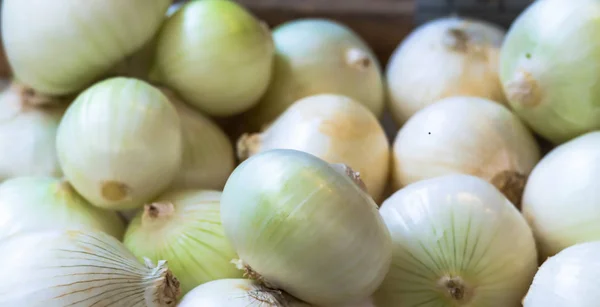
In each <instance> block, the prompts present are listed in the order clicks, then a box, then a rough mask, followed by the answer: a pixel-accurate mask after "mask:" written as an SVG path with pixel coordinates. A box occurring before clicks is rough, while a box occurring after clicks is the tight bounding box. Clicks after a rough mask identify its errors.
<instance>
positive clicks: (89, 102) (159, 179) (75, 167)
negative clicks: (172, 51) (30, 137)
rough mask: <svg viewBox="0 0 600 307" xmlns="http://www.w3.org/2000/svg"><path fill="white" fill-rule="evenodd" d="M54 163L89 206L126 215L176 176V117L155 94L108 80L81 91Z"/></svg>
mask: <svg viewBox="0 0 600 307" xmlns="http://www.w3.org/2000/svg"><path fill="white" fill-rule="evenodd" d="M56 143H57V149H58V158H59V161H60V165H61V167H62V170H63V172H64V173H65V176H66V178H67V179H68V181H69V182H70V183H71V184H72V185H73V186H74V187H75V189H76V190H77V191H78V192H79V193H80V194H81V195H82V196H83V197H85V198H86V199H87V200H88V201H90V202H91V203H92V204H94V205H96V206H100V207H104V208H110V209H118V210H124V209H132V208H136V207H139V206H141V205H142V204H143V203H145V202H148V201H150V200H152V199H153V198H155V197H156V196H158V194H160V193H161V192H162V191H163V190H164V189H166V188H167V187H168V185H169V184H170V183H171V182H172V180H173V178H175V175H176V174H177V172H178V170H179V168H180V163H181V157H182V132H181V127H180V121H179V116H178V115H177V111H176V110H175V108H174V107H173V106H172V105H171V103H170V102H169V100H168V99H167V97H165V96H164V95H163V94H162V93H161V92H160V91H159V90H158V89H156V88H154V87H152V86H150V85H149V84H147V83H145V82H143V81H139V80H135V79H129V78H122V77H119V78H112V79H107V80H105V81H102V82H99V83H97V84H95V85H94V86H92V87H90V88H89V89H87V90H86V91H84V92H83V93H82V94H81V95H79V97H77V99H76V100H75V102H73V104H71V106H70V107H69V108H68V110H67V112H66V114H65V116H64V117H63V119H62V121H61V123H60V126H59V128H58V134H57V140H56Z"/></svg>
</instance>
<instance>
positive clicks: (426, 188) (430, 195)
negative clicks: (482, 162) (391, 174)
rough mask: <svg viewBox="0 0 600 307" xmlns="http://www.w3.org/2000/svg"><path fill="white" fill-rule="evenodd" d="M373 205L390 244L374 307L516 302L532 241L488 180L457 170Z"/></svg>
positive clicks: (527, 279) (533, 261) (531, 262)
mask: <svg viewBox="0 0 600 307" xmlns="http://www.w3.org/2000/svg"><path fill="white" fill-rule="evenodd" d="M380 212H381V215H382V216H383V219H384V220H385V223H386V225H387V226H388V229H389V230H390V232H391V234H392V240H393V245H394V247H393V260H392V266H391V269H390V272H389V273H388V275H387V277H386V279H385V281H384V283H383V285H382V286H381V288H380V289H379V290H378V292H377V293H376V295H375V304H376V306H377V307H388V306H389V307H397V306H472V307H511V306H515V307H516V306H520V301H521V299H522V298H523V296H524V295H525V293H526V292H527V288H528V286H529V284H530V283H531V280H532V279H533V276H534V274H535V271H536V269H537V255H536V247H535V241H534V238H533V235H532V233H531V230H530V229H529V227H528V226H527V222H526V221H525V219H524V218H523V216H521V214H520V213H519V211H518V210H517V209H516V208H515V207H514V206H513V205H512V204H511V203H510V202H509V201H508V200H507V199H506V198H505V197H504V196H503V195H502V194H501V193H500V192H498V191H497V189H495V188H494V186H492V185H491V184H489V183H487V182H485V181H483V180H482V179H479V178H477V177H473V176H470V175H462V174H456V175H448V176H443V177H438V178H434V179H428V180H423V181H420V182H417V183H414V184H411V185H409V186H407V187H405V188H404V189H402V190H400V191H398V192H396V193H395V194H394V195H392V196H391V197H390V198H389V199H387V200H386V201H385V202H384V203H383V205H382V206H381V209H380Z"/></svg>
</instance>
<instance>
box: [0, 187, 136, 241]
mask: <svg viewBox="0 0 600 307" xmlns="http://www.w3.org/2000/svg"><path fill="white" fill-rule="evenodd" d="M75 228H81V229H91V230H98V231H104V232H106V233H108V234H109V235H112V236H114V237H115V238H117V239H121V238H122V237H123V233H124V232H125V224H124V222H123V220H122V219H121V218H120V217H119V216H118V215H117V213H115V212H110V211H104V210H102V209H100V208H96V207H94V206H92V205H91V204H90V203H88V202H87V201H86V200H85V199H83V198H82V197H81V196H79V194H77V192H76V191H75V190H74V189H73V188H72V187H71V185H70V184H69V183H68V182H66V181H64V180H60V179H56V178H51V177H18V178H13V179H9V180H7V181H5V182H3V183H2V184H0V240H1V239H3V238H6V237H8V236H10V235H13V234H15V233H20V232H26V231H32V230H46V229H75Z"/></svg>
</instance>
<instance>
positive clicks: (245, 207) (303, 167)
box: [221, 149, 391, 306]
mask: <svg viewBox="0 0 600 307" xmlns="http://www.w3.org/2000/svg"><path fill="white" fill-rule="evenodd" d="M349 175H350V176H349ZM352 175H353V174H352V171H351V170H350V169H348V168H347V167H341V165H339V164H336V165H333V166H332V165H331V164H329V163H327V162H325V161H323V160H321V159H319V158H317V157H315V156H313V155H311V154H308V153H305V152H301V151H296V150H291V149H273V150H269V151H266V152H263V153H260V154H257V155H254V156H252V157H250V158H249V159H248V160H246V161H244V162H243V163H242V164H240V165H239V166H238V167H237V168H236V169H235V170H234V172H233V174H232V175H231V176H230V177H229V180H228V181H227V184H226V185H225V189H224V191H223V195H222V197H221V219H222V221H223V227H224V228H225V234H226V235H227V237H228V238H229V239H230V241H231V243H232V244H233V246H234V248H235V250H236V251H237V253H238V255H239V256H240V261H239V262H238V266H239V267H240V268H242V269H244V270H246V276H249V277H251V278H254V279H257V280H259V281H260V282H262V283H263V284H264V285H266V286H267V287H269V288H271V289H281V290H283V291H285V292H287V293H289V294H291V295H292V296H294V297H296V298H298V299H300V300H302V301H305V302H307V303H310V304H314V305H318V306H338V305H343V304H347V303H353V302H358V301H359V300H362V299H364V298H366V297H368V296H370V295H371V294H372V293H373V292H374V291H375V290H376V289H377V287H378V286H379V285H380V283H381V281H382V280H383V278H384V276H385V274H386V273H387V271H388V269H389V265H390V257H391V241H390V235H389V233H388V231H387V230H386V229H385V225H384V224H383V221H382V219H381V216H380V215H379V212H378V210H377V205H376V204H375V202H374V201H373V199H372V198H371V197H370V196H369V195H368V194H367V193H365V192H364V191H363V189H362V188H361V186H360V185H359V184H357V182H355V181H357V180H358V178H357V177H356V176H352Z"/></svg>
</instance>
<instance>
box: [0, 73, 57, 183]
mask: <svg viewBox="0 0 600 307" xmlns="http://www.w3.org/2000/svg"><path fill="white" fill-rule="evenodd" d="M44 103H45V102H44V101H43V100H39V99H37V98H36V97H33V96H31V95H30V92H29V91H27V90H26V89H25V88H24V87H23V86H22V85H20V84H19V83H16V82H13V83H12V84H11V85H10V86H9V87H8V88H7V89H5V90H4V91H3V92H2V93H1V94H0V148H2V151H1V152H0V181H2V180H5V179H8V178H12V177H19V176H61V175H62V171H61V169H60V165H59V163H58V158H57V156H56V131H57V129H58V125H59V122H60V120H61V117H62V116H63V113H64V111H65V109H66V105H62V104H54V105H44Z"/></svg>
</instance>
